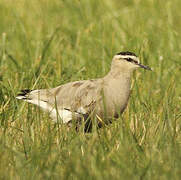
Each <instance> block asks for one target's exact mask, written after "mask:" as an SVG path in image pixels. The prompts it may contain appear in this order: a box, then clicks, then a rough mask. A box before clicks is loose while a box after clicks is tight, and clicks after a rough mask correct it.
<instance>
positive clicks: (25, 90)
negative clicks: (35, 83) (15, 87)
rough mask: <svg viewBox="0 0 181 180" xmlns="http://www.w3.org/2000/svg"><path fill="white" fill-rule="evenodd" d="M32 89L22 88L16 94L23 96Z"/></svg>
mask: <svg viewBox="0 0 181 180" xmlns="http://www.w3.org/2000/svg"><path fill="white" fill-rule="evenodd" d="M31 91H32V90H30V89H23V90H21V92H20V93H19V94H18V95H17V96H25V95H26V94H28V93H30V92H31Z"/></svg>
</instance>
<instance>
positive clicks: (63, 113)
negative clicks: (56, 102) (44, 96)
mask: <svg viewBox="0 0 181 180" xmlns="http://www.w3.org/2000/svg"><path fill="white" fill-rule="evenodd" d="M24 101H27V102H29V103H32V104H35V105H37V106H39V107H41V108H42V109H43V110H45V111H48V112H49V113H50V116H51V118H52V119H53V121H54V122H57V119H58V117H60V118H61V119H62V121H63V123H68V122H69V121H71V120H72V112H71V111H69V110H66V109H63V108H62V109H58V110H56V109H55V108H54V107H52V106H50V105H49V104H48V103H47V102H45V101H41V100H38V99H33V100H30V99H24Z"/></svg>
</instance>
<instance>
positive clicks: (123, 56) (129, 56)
mask: <svg viewBox="0 0 181 180" xmlns="http://www.w3.org/2000/svg"><path fill="white" fill-rule="evenodd" d="M116 56H118V58H120V59H121V58H122V59H128V58H131V59H133V60H135V61H137V62H138V63H139V62H140V61H139V58H138V57H136V56H131V55H116Z"/></svg>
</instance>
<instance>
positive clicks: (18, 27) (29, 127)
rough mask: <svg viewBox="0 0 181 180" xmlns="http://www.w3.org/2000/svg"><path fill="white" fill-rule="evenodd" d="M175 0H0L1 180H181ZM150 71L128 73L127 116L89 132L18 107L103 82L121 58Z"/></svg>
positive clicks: (180, 66)
mask: <svg viewBox="0 0 181 180" xmlns="http://www.w3.org/2000/svg"><path fill="white" fill-rule="evenodd" d="M180 7H181V1H180V0H172V1H168V0H160V1H153V0H145V1H140V0H134V1H131V0H123V1H118V0H115V1H109V0H105V1H101V0H91V1H88V0H85V1H83V0H74V1H73V0H69V1H63V0H51V1H48V0H40V1H35V0H32V1H26V0H6V1H1V2H0V179H110V178H112V179H180V178H181V110H180V102H181V80H180V75H181V60H180V59H181V43H180V42H181V36H180V33H181V21H180V18H181V14H180ZM124 50H129V51H133V52H135V53H136V54H138V55H139V57H141V59H142V62H143V63H144V64H145V65H149V66H151V67H152V68H153V69H154V71H153V72H146V71H144V70H139V71H137V72H135V73H134V77H133V87H132V90H133V91H132V95H131V99H130V101H129V105H128V107H127V109H126V111H125V112H124V114H123V115H122V116H121V117H120V118H119V119H118V120H117V121H115V122H114V123H113V124H111V125H110V126H107V127H105V128H102V129H100V130H98V131H97V130H94V131H93V132H92V133H90V134H84V133H83V132H79V133H76V132H75V131H74V130H73V129H70V130H67V128H66V127H65V126H64V125H61V124H54V123H53V122H51V120H50V118H49V117H48V115H47V114H46V113H43V112H42V111H41V110H40V109H39V108H38V107H35V106H34V105H30V104H27V103H24V102H20V101H17V100H16V99H15V96H16V94H17V92H18V91H19V90H20V89H24V88H31V89H36V88H39V89H40V88H50V87H55V86H58V85H60V84H63V83H66V82H69V81H74V80H81V79H89V78H97V77H101V76H103V75H105V74H106V73H107V72H108V71H109V68H110V63H111V58H112V57H113V55H114V54H115V53H117V52H119V51H124Z"/></svg>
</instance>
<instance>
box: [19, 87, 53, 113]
mask: <svg viewBox="0 0 181 180" xmlns="http://www.w3.org/2000/svg"><path fill="white" fill-rule="evenodd" d="M16 98H17V99H20V100H24V101H26V102H29V103H32V104H35V105H37V106H40V107H41V108H43V109H45V110H50V109H52V106H51V105H50V104H51V102H50V100H51V94H50V92H49V91H48V90H46V89H39V90H30V89H24V90H21V92H20V93H19V94H18V95H17V96H16Z"/></svg>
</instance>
